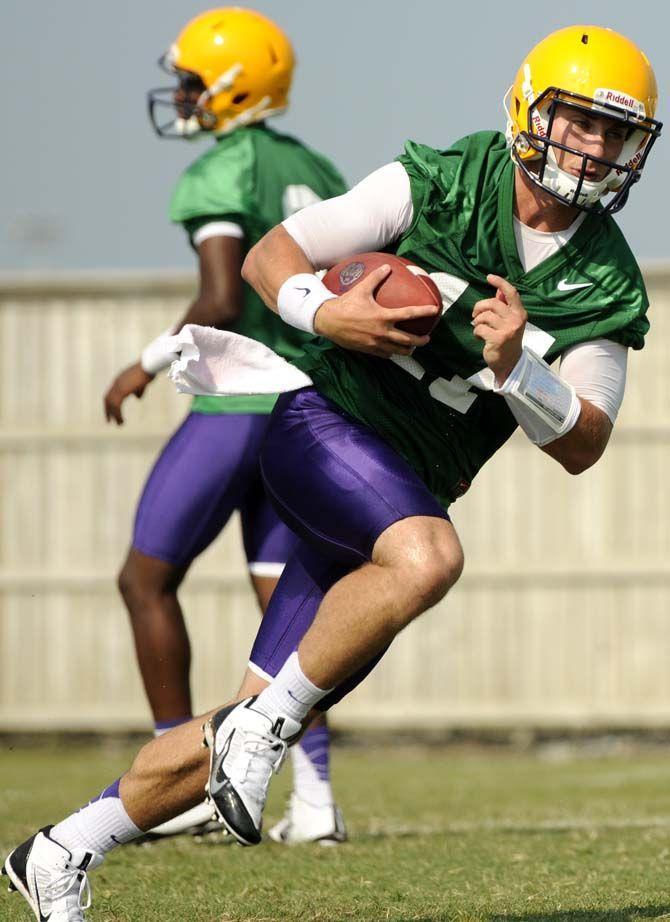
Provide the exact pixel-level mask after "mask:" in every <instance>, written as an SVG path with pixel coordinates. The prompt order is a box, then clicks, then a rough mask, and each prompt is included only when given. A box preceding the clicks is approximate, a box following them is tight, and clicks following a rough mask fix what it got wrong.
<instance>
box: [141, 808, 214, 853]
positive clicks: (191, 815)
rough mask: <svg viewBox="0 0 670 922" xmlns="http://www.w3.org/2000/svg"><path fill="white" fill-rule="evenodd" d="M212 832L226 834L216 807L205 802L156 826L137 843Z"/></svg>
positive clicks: (203, 834)
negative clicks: (218, 818) (215, 809)
mask: <svg viewBox="0 0 670 922" xmlns="http://www.w3.org/2000/svg"><path fill="white" fill-rule="evenodd" d="M212 832H226V830H225V829H224V828H223V827H222V826H221V823H220V822H219V821H218V820H217V818H216V813H215V812H214V807H212V805H211V804H209V803H207V802H206V801H203V802H202V803H201V804H196V805H195V807H191V809H190V810H186V811H185V812H184V813H180V814H179V816H175V817H173V818H172V819H171V820H166V821H165V822H164V823H161V824H160V826H154V828H153V829H150V830H149V831H148V832H145V834H144V835H143V836H142V837H141V838H140V839H136V840H135V841H136V842H138V843H139V844H142V843H143V842H155V841H156V840H158V839H168V838H170V837H171V836H184V835H188V836H205V835H208V834H209V833H212Z"/></svg>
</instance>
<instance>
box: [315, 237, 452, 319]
mask: <svg viewBox="0 0 670 922" xmlns="http://www.w3.org/2000/svg"><path fill="white" fill-rule="evenodd" d="M384 265H387V266H390V267H391V271H390V273H389V274H388V275H387V276H386V278H385V279H384V281H383V282H382V283H381V285H378V286H377V288H376V289H375V293H374V295H375V301H376V302H377V304H380V305H381V306H382V307H390V308H395V307H411V306H415V305H423V304H434V305H436V306H437V307H440V308H441V307H442V298H441V296H440V292H439V289H438V287H437V285H436V284H435V282H434V281H433V280H432V278H431V277H430V276H429V275H428V273H427V272H426V271H425V270H424V269H421V268H420V267H419V266H415V265H414V264H413V263H412V262H410V260H409V259H404V258H403V257H402V256H394V255H393V254H392V253H359V254H358V255H356V256H350V257H349V259H346V260H343V261H342V262H341V263H338V264H337V265H336V266H333V268H332V269H329V270H328V272H327V273H326V275H325V277H324V279H323V284H324V285H325V286H326V288H328V289H330V291H332V292H333V293H334V294H336V295H343V294H346V293H347V292H348V291H351V289H352V288H353V287H354V286H355V285H358V283H359V282H362V281H363V279H364V278H365V277H366V276H367V275H369V274H370V272H372V271H373V270H374V269H378V268H379V266H384ZM441 316H442V311H441V310H440V312H439V313H437V314H436V315H435V316H434V317H417V318H415V319H414V320H403V321H402V322H401V323H399V324H398V325H397V326H398V329H399V330H404V331H405V332H406V333H413V334H414V335H416V336H426V335H427V334H428V333H432V331H433V330H434V329H435V327H436V325H437V322H438V321H439V319H440V317H441Z"/></svg>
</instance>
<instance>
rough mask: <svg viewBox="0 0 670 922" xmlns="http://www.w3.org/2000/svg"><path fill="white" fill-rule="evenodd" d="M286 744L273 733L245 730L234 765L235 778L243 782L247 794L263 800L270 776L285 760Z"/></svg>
mask: <svg viewBox="0 0 670 922" xmlns="http://www.w3.org/2000/svg"><path fill="white" fill-rule="evenodd" d="M287 753H288V744H287V743H286V742H285V741H284V740H282V739H280V738H279V737H278V736H275V735H274V734H264V733H254V732H253V731H246V732H245V734H244V741H243V743H242V748H241V751H240V756H239V761H238V765H237V766H236V767H235V771H234V775H235V780H236V781H237V782H238V783H240V784H244V785H245V787H246V789H247V790H248V792H249V796H251V797H253V798H254V800H256V801H264V800H265V795H266V792H267V788H268V785H269V783H270V778H271V777H272V775H273V773H274V774H275V775H276V774H278V772H279V771H280V770H281V767H282V765H283V764H284V762H285V761H286V755H287Z"/></svg>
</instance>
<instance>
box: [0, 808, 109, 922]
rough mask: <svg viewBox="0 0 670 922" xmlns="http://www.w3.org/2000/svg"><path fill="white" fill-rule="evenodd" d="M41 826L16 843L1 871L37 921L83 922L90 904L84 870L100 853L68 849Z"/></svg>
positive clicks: (89, 893)
mask: <svg viewBox="0 0 670 922" xmlns="http://www.w3.org/2000/svg"><path fill="white" fill-rule="evenodd" d="M52 828H53V827H52V826H45V827H44V829H40V831H39V832H37V833H36V834H35V835H34V836H32V837H31V838H30V839H28V840H27V841H26V842H24V843H23V844H22V845H19V846H18V847H17V848H15V849H14V851H13V852H11V853H10V854H9V855H8V856H7V859H6V861H5V864H4V867H3V869H2V873H3V874H6V875H7V876H8V877H9V880H10V884H9V889H10V890H16V891H17V892H18V893H20V894H21V896H22V897H23V898H24V900H25V901H26V902H27V903H28V905H29V906H30V908H31V909H32V911H33V913H34V915H35V918H36V919H37V920H38V922H84V918H85V917H84V913H85V911H86V910H87V909H88V908H89V906H90V905H91V887H90V885H89V882H88V877H87V876H86V872H87V871H89V870H91V869H92V868H95V867H97V866H98V865H99V864H100V862H101V861H102V855H99V854H97V853H96V852H90V851H85V850H84V849H79V850H77V851H74V852H71V851H69V850H68V849H67V848H65V847H64V846H62V845H60V844H59V843H58V842H56V840H55V839H52V838H51V837H50V836H49V833H50V831H51V829H52Z"/></svg>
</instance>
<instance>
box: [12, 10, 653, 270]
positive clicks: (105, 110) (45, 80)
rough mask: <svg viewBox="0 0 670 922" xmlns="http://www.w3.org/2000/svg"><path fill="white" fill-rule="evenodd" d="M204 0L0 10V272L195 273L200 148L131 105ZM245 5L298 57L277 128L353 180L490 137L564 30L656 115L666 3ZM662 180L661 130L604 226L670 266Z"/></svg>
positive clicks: (153, 82)
mask: <svg viewBox="0 0 670 922" xmlns="http://www.w3.org/2000/svg"><path fill="white" fill-rule="evenodd" d="M210 5H211V4H207V3H206V0H205V2H204V3H202V2H200V3H196V2H191V0H134V2H131V0H115V2H114V3H113V4H110V3H102V2H101V0H60V2H58V3H53V2H47V0H24V2H22V3H12V4H7V5H6V7H5V9H4V10H3V24H2V29H1V30H0V33H1V34H0V73H2V85H3V86H4V87H5V96H4V107H5V125H4V130H3V131H2V143H1V144H0V158H1V160H0V163H1V164H2V175H3V177H4V183H3V190H2V204H3V208H2V212H3V220H2V224H1V225H0V235H1V245H0V269H9V270H17V269H18V270H21V269H39V270H45V269H59V270H70V269H79V268H86V269H143V268H145V269H157V268H173V269H180V268H190V267H193V265H194V257H193V253H192V251H191V250H190V248H189V246H188V245H187V242H186V238H185V235H184V232H183V230H181V229H180V228H179V227H175V226H173V225H170V223H169V221H168V217H167V208H168V202H169V198H170V195H171V192H172V189H173V187H174V185H175V182H176V180H177V178H178V176H179V174H180V172H181V170H183V169H184V168H185V167H186V166H187V165H188V163H190V162H191V161H192V160H194V159H195V158H196V157H197V156H198V155H199V153H201V152H202V151H203V150H205V149H206V146H207V144H210V143H211V141H209V140H205V141H199V142H193V141H184V140H177V141H172V140H161V139H159V138H157V137H156V136H155V135H154V134H153V132H152V129H151V127H150V125H149V121H148V118H147V114H146V97H145V94H146V91H147V89H149V88H151V87H154V86H160V85H164V84H165V83H166V76H165V75H164V74H163V73H162V72H161V71H159V69H158V67H157V63H156V62H157V59H158V58H159V56H160V55H161V54H162V53H163V52H164V51H165V50H166V49H167V48H168V47H169V45H170V44H171V42H172V41H173V40H174V38H175V37H176V35H177V33H178V32H179V30H180V28H181V27H182V26H183V25H184V24H185V23H186V22H187V21H188V20H189V19H190V18H192V17H193V16H194V15H196V14H197V13H199V12H201V11H202V10H204V9H207V8H208V7H209V6H210ZM254 7H255V8H256V9H258V10H259V11H261V12H263V13H266V14H267V15H269V16H270V17H272V18H273V19H274V20H275V21H276V22H277V23H278V24H279V25H281V26H282V27H283V28H284V29H285V31H286V32H287V33H288V35H289V36H290V38H291V40H292V42H293V44H294V47H295V49H296V54H297V58H298V67H297V70H296V74H295V80H294V89H293V93H292V99H291V107H290V110H289V112H288V113H287V114H286V115H285V116H282V117H281V118H278V119H275V120H274V126H275V127H276V128H277V129H279V130H282V131H287V132H289V133H291V134H296V135H298V136H299V137H301V138H302V139H303V140H305V141H306V142H308V143H309V144H310V145H311V146H313V147H315V148H317V149H319V150H321V151H322V152H324V153H326V154H327V155H328V156H330V157H331V159H332V160H333V161H334V162H335V163H336V164H337V165H338V166H339V167H340V169H341V170H342V172H343V173H344V175H345V177H346V178H347V180H348V181H349V182H352V183H353V182H355V181H357V180H358V179H360V178H362V177H363V176H364V175H366V173H368V172H370V171H371V170H373V169H375V168H376V167H378V166H380V165H381V164H383V163H386V162H388V161H389V160H391V159H393V158H394V157H395V156H397V155H398V154H399V153H400V152H401V151H402V148H403V145H404V143H405V141H406V140H407V139H408V138H413V139H415V140H419V141H422V142H424V143H427V144H430V145H433V146H435V147H448V146H449V145H450V144H451V143H452V142H453V141H455V140H457V139H458V138H460V137H462V136H463V135H465V134H467V133H469V132H472V131H476V130H480V129H484V128H501V129H503V128H504V115H503V110H502V97H503V95H504V93H505V91H506V89H507V88H508V86H509V85H510V84H511V83H512V80H513V78H514V74H515V72H516V70H517V68H518V66H519V64H520V63H521V60H522V58H523V56H524V55H525V53H526V52H527V51H528V50H529V49H530V48H531V47H532V46H533V45H534V44H535V43H536V42H537V41H539V40H540V39H541V38H543V37H544V36H545V35H546V34H548V33H549V32H551V31H553V30H554V29H557V28H561V27H563V26H566V25H571V24H574V23H579V22H581V23H588V24H596V25H604V26H610V27H611V28H614V29H617V30H618V31H620V32H623V33H624V34H627V35H628V37H629V38H631V39H633V41H635V42H636V43H637V44H638V45H640V47H641V48H643V50H644V51H645V52H646V53H647V55H648V56H649V58H650V59H651V61H652V64H653V65H654V68H655V70H656V77H657V80H658V84H659V91H660V93H659V96H660V103H659V109H658V111H657V118H660V119H661V120H663V119H664V117H667V113H668V111H670V107H668V104H667V101H666V93H670V80H669V77H670V55H668V51H667V36H668V34H669V32H670V28H669V27H670V5H665V4H663V5H662V4H660V3H658V2H648V0H639V2H636V3H635V4H630V3H629V2H624V0H609V2H604V0H594V2H582V3H576V2H571V0H565V2H562V3H554V4H551V5H548V4H538V3H533V4H530V3H520V2H518V0H506V2H504V3H501V2H478V0H471V2H468V3H453V2H449V0H413V2H409V3H408V2H404V3H402V4H400V3H398V4H395V3H391V2H388V0H358V2H356V0H340V2H339V3H337V4H333V3H326V2H322V0H290V2H289V0H284V2H279V0H258V2H256V3H255V4H254ZM167 82H169V78H167ZM8 90H9V92H7V91H8ZM669 172H670V127H669V130H668V136H667V137H665V138H663V137H662V138H661V139H660V140H659V141H658V142H657V144H656V147H655V149H654V150H653V151H652V154H651V157H650V159H649V161H648V164H647V167H646V168H645V171H644V176H643V178H642V181H641V182H640V183H639V184H638V186H637V187H636V188H635V189H634V190H633V192H632V194H631V198H630V201H629V203H628V204H627V206H626V208H625V209H624V211H623V212H622V213H621V215H620V216H619V217H618V219H617V220H618V221H619V223H620V225H621V227H622V229H623V230H624V233H625V234H626V237H627V239H628V241H629V243H630V244H631V246H632V248H633V251H634V252H635V254H636V255H637V256H638V258H640V259H642V260H649V259H654V260H657V259H666V258H669V257H670V239H669V235H668V232H667V229H666V228H665V218H666V217H667V216H668V205H669V204H670V198H669V195H668V185H667V176H668V173H669Z"/></svg>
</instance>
